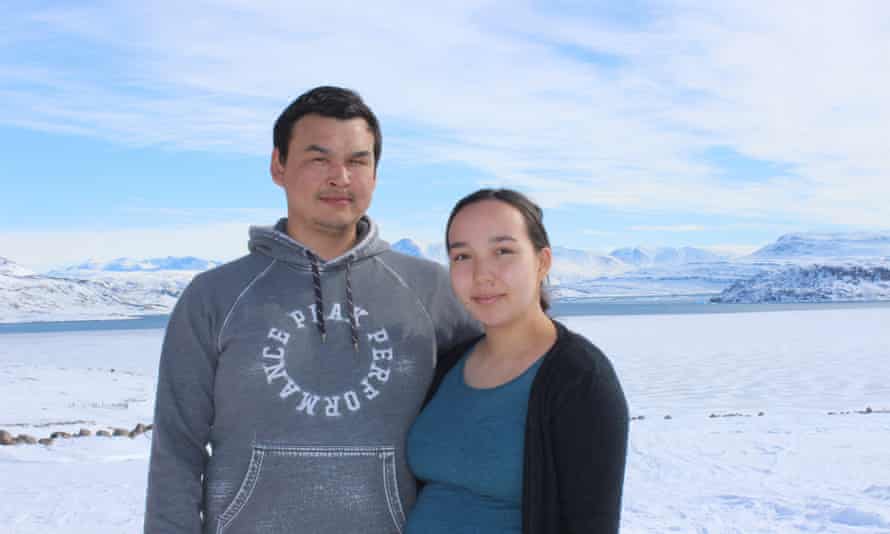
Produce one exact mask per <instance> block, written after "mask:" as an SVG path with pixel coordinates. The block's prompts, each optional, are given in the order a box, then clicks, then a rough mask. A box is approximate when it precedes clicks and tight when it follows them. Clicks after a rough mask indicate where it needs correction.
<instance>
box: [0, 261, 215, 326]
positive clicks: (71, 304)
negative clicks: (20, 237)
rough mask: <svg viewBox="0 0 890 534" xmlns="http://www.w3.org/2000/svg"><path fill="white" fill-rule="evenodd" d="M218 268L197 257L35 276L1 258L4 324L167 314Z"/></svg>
mask: <svg viewBox="0 0 890 534" xmlns="http://www.w3.org/2000/svg"><path fill="white" fill-rule="evenodd" d="M215 264H216V262H209V261H206V260H200V259H198V258H160V259H154V260H140V261H133V260H114V261H113V262H108V263H99V262H91V263H83V264H80V265H78V266H76V268H69V269H66V270H64V271H56V272H53V273H48V274H35V273H33V272H31V271H29V270H27V269H24V268H22V267H20V266H18V265H16V264H15V263H13V262H11V261H9V260H7V259H2V260H0V323H5V322H23V321H66V320H83V319H114V318H125V317H137V316H141V315H151V314H167V313H170V311H171V310H172V308H173V305H174V304H175V303H176V299H178V298H179V295H180V293H182V290H183V289H185V286H186V285H187V284H188V283H189V281H191V279H192V278H193V277H194V276H195V275H196V274H197V273H198V272H200V271H201V270H203V269H205V268H207V267H208V266H213V265H215ZM88 266H89V267H93V268H92V269H86V267H88ZM188 266H195V267H198V269H193V270H185V268H186V267H188ZM160 267H169V269H163V270H162V269H160Z"/></svg>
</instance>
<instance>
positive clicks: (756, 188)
mask: <svg viewBox="0 0 890 534" xmlns="http://www.w3.org/2000/svg"><path fill="white" fill-rule="evenodd" d="M137 6H138V5H137V4H118V5H111V6H101V7H73V8H53V9H51V10H44V11H41V12H40V13H39V14H37V15H33V14H32V15H30V16H29V15H27V14H25V15H21V14H19V15H17V16H18V17H20V19H21V20H20V21H19V22H21V25H22V27H24V28H26V29H30V31H31V32H32V34H34V35H36V34H37V33H39V32H43V31H46V30H47V29H50V30H52V31H54V32H63V33H68V34H73V35H77V36H79V38H80V39H84V40H87V41H89V42H91V43H93V44H95V45H96V46H98V47H100V48H102V49H104V50H107V51H108V54H109V55H110V56H111V59H110V60H109V65H111V66H113V67H115V68H114V69H112V68H110V67H109V66H108V65H106V66H105V67H107V68H108V69H109V72H114V73H115V74H114V75H113V76H111V77H110V78H109V77H104V76H102V75H99V74H96V75H93V76H92V77H90V76H88V75H85V74H83V73H82V72H81V71H74V70H66V69H64V68H63V69H46V68H40V66H39V65H22V66H20V67H19V68H12V67H7V68H5V69H4V70H3V71H2V73H0V75H2V76H3V77H4V78H6V77H13V78H15V79H16V80H18V82H20V84H25V85H20V84H13V85H10V86H9V87H6V88H5V89H3V90H2V91H3V95H2V97H3V98H2V102H3V103H0V117H3V119H2V120H3V121H5V122H9V123H14V124H19V125H31V126H32V127H35V128H42V127H51V128H56V129H60V130H65V131H77V132H84V131H88V132H91V134H92V135H96V136H102V137H107V138H111V139H114V140H116V141H118V142H124V143H131V144H149V145H168V146H175V147H181V148H189V149H210V150H225V151H233V150H234V151H244V152H249V153H257V154H266V153H267V152H268V150H269V144H270V141H269V137H270V135H269V131H270V129H271V124H272V122H273V120H274V118H275V116H276V115H277V113H278V111H279V110H280V109H281V108H282V107H283V106H284V105H285V104H286V103H287V102H288V101H289V100H290V99H291V98H293V97H294V96H295V95H296V94H298V93H299V92H301V91H302V90H304V89H306V88H308V87H311V86H313V85H317V84H321V83H334V84H342V85H346V86H351V87H354V88H356V89H358V90H359V91H360V92H362V94H363V95H364V96H365V97H366V99H367V100H368V101H369V103H371V104H372V106H373V107H374V108H375V110H376V111H377V112H378V114H379V115H381V118H382V120H383V126H384V131H385V132H386V130H387V128H392V129H393V130H395V129H397V128H396V127H397V126H398V125H411V126H412V127H413V128H412V129H413V130H414V131H430V132H435V135H434V136H429V137H424V138H418V137H415V136H410V135H401V136H400V135H395V134H393V135H388V134H387V137H386V142H385V143H384V159H385V160H386V159H387V158H392V159H393V161H413V162H420V163H425V162H426V163H431V162H437V161H459V162H463V163H466V164H469V165H471V166H472V167H475V168H477V169H479V170H481V171H483V172H484V173H487V174H490V175H491V176H493V177H494V178H493V180H492V181H494V182H496V183H497V184H498V185H507V186H514V187H521V188H524V189H526V190H529V191H532V192H533V193H534V195H533V196H534V197H535V198H536V199H537V200H538V201H539V202H541V203H542V204H543V205H544V206H556V205H561V204H595V205H607V206H612V207H615V208H618V209H634V210H637V211H639V210H650V211H653V210H654V211H658V212H667V211H675V212H685V213H689V212H696V213H703V214H720V215H729V216H735V217H743V218H751V219H761V220H769V219H770V218H773V217H776V216H782V217H784V218H793V219H795V220H797V221H800V222H801V223H802V224H806V223H820V222H824V221H826V220H831V221H834V222H836V223H838V224H852V225H858V226H883V227H886V226H887V221H888V220H890V208H888V203H887V202H886V199H887V198H890V141H888V138H890V137H888V135H887V124H890V101H888V99H887V98H886V94H888V93H890V28H888V27H887V25H886V23H885V21H886V20H888V18H890V4H887V3H885V2H878V1H875V2H855V3H816V4H814V3H812V2H779V3H775V2H761V1H753V2H752V1H745V2H738V3H730V2H719V3H716V4H713V5H706V4H701V3H698V2H685V1H677V2H672V3H668V4H666V5H665V6H664V7H663V8H660V9H659V11H658V14H657V18H654V19H653V20H652V21H651V23H649V24H635V25H633V26H628V27H621V26H618V25H616V24H614V23H608V24H607V23H604V22H602V21H597V20H594V19H585V18H583V17H579V16H575V15H572V16H571V17H569V16H563V15H560V14H556V13H550V12H541V11H540V10H537V9H533V8H532V7H529V6H527V5H522V4H518V3H515V2H511V3H509V4H508V3H502V2H487V3H477V2H473V3H470V2H466V3H463V2H457V3H447V4H440V5H437V6H436V8H435V9H429V7H428V6H422V5H419V4H418V5H407V6H406V5H404V4H403V3H394V2H375V3H373V5H372V4H366V5H365V7H356V6H354V5H350V6H346V5H345V4H344V5H334V4H324V3H309V4H307V3H286V4H277V3H263V2H260V3H253V2H239V1H230V2H223V3H220V2H214V3H212V5H211V4H208V3H202V2H188V3H185V4H181V3H172V2H153V3H151V4H150V5H149V4H145V5H144V6H142V7H137ZM35 21H36V22H35ZM25 31H26V30H19V31H18V32H17V33H16V35H18V36H19V37H21V35H22V34H23V32H25ZM32 37H33V36H32ZM545 43H550V44H558V45H559V44H561V45H569V46H572V47H574V48H575V49H581V50H589V51H591V52H596V53H604V54H609V55H612V56H615V57H618V58H620V59H621V65H620V66H619V67H606V68H600V67H597V66H596V65H595V64H591V63H589V62H585V61H583V60H581V59H579V58H578V57H573V56H571V55H567V54H564V53H562V52H560V51H559V49H558V48H554V47H553V46H550V44H545ZM35 61H36V60H35ZM27 84H31V85H32V86H37V87H40V88H42V91H40V92H38V93H36V94H35V92H34V91H31V90H29V89H27V87H28V85H27ZM21 86H24V87H26V89H16V87H21ZM134 88H136V89H138V90H137V91H134V90H133V89H134ZM46 93H49V94H50V95H52V98H47V94H46ZM388 125H389V126H388ZM714 144H719V145H726V146H730V147H732V148H733V149H734V150H736V151H737V152H739V153H741V154H744V155H747V156H750V157H752V158H756V159H760V160H767V161H778V162H782V163H785V164H788V165H790V166H791V168H792V173H793V174H792V175H791V176H782V177H774V178H772V179H765V180H764V179H760V180H758V181H757V182H727V181H725V180H723V179H722V178H720V176H719V174H720V173H718V172H716V171H715V169H712V168H710V167H709V166H708V165H707V164H705V163H703V162H702V161H700V160H698V159H696V154H699V153H700V152H701V151H702V149H704V148H705V147H707V146H710V145H714Z"/></svg>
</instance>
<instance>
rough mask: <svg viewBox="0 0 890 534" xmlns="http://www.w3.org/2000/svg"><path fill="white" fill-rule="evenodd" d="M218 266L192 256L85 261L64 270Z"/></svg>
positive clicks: (132, 270)
mask: <svg viewBox="0 0 890 534" xmlns="http://www.w3.org/2000/svg"><path fill="white" fill-rule="evenodd" d="M217 265H220V262H218V261H212V260H205V259H202V258H196V257H194V256H184V257H174V256H167V257H166V258H147V259H132V258H117V259H114V260H111V261H97V260H87V261H86V262H84V263H81V264H79V265H73V266H71V267H68V268H66V269H64V271H63V272H70V271H101V272H118V273H124V272H152V271H206V270H207V269H210V268H212V267H216V266H217Z"/></svg>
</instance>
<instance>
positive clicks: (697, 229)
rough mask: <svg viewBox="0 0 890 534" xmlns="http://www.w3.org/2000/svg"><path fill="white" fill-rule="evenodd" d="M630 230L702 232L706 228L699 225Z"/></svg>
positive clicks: (637, 227) (635, 230)
mask: <svg viewBox="0 0 890 534" xmlns="http://www.w3.org/2000/svg"><path fill="white" fill-rule="evenodd" d="M630 229H631V230H632V231H634V232H701V231H703V230H705V227H704V226H699V225H697V224H675V225H669V226H646V225H638V226H631V227H630Z"/></svg>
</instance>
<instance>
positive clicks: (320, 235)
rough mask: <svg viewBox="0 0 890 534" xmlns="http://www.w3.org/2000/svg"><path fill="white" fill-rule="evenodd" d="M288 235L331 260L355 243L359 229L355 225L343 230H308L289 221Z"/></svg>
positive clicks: (320, 255)
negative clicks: (349, 229) (348, 229)
mask: <svg viewBox="0 0 890 534" xmlns="http://www.w3.org/2000/svg"><path fill="white" fill-rule="evenodd" d="M287 235H289V236H290V237H291V239H293V240H294V241H297V242H299V243H301V244H303V245H305V246H306V247H308V248H309V249H311V250H312V251H313V252H315V254H317V255H318V257H319V258H321V259H323V260H325V261H329V260H332V259H334V258H336V257H338V256H341V255H342V254H343V253H345V252H346V251H347V250H349V249H351V248H352V247H353V246H354V245H355V242H356V240H357V237H358V231H357V229H356V226H355V225H353V226H352V228H351V231H343V232H335V231H331V232H323V231H306V229H305V228H300V227H297V225H295V224H293V223H291V222H290V221H288V223H287Z"/></svg>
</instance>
